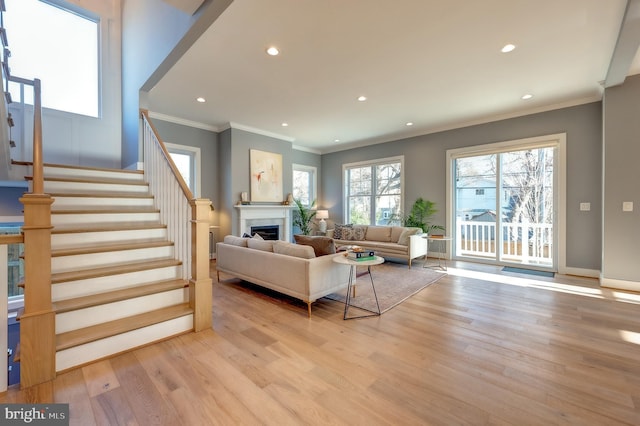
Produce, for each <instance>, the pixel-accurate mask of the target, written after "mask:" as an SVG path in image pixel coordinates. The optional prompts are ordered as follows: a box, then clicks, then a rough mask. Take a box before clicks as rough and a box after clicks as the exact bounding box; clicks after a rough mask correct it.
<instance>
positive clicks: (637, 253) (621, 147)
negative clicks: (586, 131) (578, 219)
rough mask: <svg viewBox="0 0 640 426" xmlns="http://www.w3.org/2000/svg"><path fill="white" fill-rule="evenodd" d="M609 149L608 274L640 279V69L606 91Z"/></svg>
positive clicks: (606, 208)
mask: <svg viewBox="0 0 640 426" xmlns="http://www.w3.org/2000/svg"><path fill="white" fill-rule="evenodd" d="M604 153H605V154H604V161H603V169H604V192H603V198H604V209H603V215H604V229H603V256H602V277H603V278H604V279H605V280H622V281H631V282H635V283H640V267H639V266H638V259H639V258H640V185H639V184H640V167H639V160H638V159H639V158H640V75H636V76H633V77H630V78H627V80H626V81H625V83H623V84H622V85H620V86H616V87H612V88H609V89H606V91H605V96H604ZM624 201H631V202H633V211H632V212H623V211H622V203H623V202H624ZM636 289H637V290H638V289H640V288H636Z"/></svg>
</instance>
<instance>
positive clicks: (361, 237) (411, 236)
mask: <svg viewBox="0 0 640 426" xmlns="http://www.w3.org/2000/svg"><path fill="white" fill-rule="evenodd" d="M327 236H328V237H331V238H333V240H334V242H335V244H336V246H338V248H340V247H344V246H349V245H357V246H360V247H363V248H365V249H367V250H373V251H375V253H376V255H378V256H382V257H384V258H396V259H405V260H407V261H408V262H409V268H411V261H412V260H413V259H416V258H418V257H422V256H426V255H427V244H428V241H427V240H426V238H423V237H424V235H422V229H420V228H409V227H404V226H373V225H335V227H334V228H333V229H330V230H328V231H327Z"/></svg>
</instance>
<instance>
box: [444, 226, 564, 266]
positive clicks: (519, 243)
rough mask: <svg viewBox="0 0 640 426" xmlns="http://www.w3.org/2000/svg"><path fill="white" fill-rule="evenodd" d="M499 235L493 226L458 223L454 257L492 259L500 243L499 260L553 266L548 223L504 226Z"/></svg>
mask: <svg viewBox="0 0 640 426" xmlns="http://www.w3.org/2000/svg"><path fill="white" fill-rule="evenodd" d="M501 230H502V234H501V235H500V233H499V232H498V231H499V230H498V228H497V226H496V224H495V223H493V222H476V221H465V220H459V221H458V222H457V226H456V231H457V232H456V255H457V256H473V257H491V258H495V256H496V250H497V249H498V245H497V244H496V242H498V241H501V242H502V254H501V256H502V258H503V259H504V260H510V261H517V262H521V263H525V264H538V265H552V264H553V225H551V224H547V223H503V224H502V228H501Z"/></svg>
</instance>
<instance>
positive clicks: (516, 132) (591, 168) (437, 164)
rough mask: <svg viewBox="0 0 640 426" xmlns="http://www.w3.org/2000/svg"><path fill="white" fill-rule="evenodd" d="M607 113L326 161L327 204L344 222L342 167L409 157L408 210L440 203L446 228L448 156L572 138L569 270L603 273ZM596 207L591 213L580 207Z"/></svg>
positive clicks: (366, 150) (574, 114)
mask: <svg viewBox="0 0 640 426" xmlns="http://www.w3.org/2000/svg"><path fill="white" fill-rule="evenodd" d="M601 118H602V111H601V104H600V103H599V102H596V103H591V104H586V105H580V106H576V107H571V108H565V109H560V110H555V111H549V112H544V113H539V114H533V115H528V116H524V117H518V118H513V119H508V120H502V121H497V122H492V123H487V124H482V125H477V126H470V127H465V128H461V129H455V130H451V131H446V132H441V133H434V134H430V135H424V136H418V137H414V138H409V139H403V140H398V141H393V142H387V143H383V144H378V145H374V146H368V147H363V148H355V149H351V150H346V151H340V152H335V153H331V154H325V155H323V156H322V188H323V191H322V199H323V203H324V205H325V207H327V208H329V209H330V217H331V218H332V219H333V221H335V222H341V221H342V220H343V219H344V218H343V210H344V206H343V203H342V165H343V164H344V163H351V162H357V161H364V160H372V159H377V158H385V157H393V156H397V155H404V161H405V163H404V164H405V194H404V195H405V207H407V206H410V205H411V203H413V201H414V200H415V199H416V198H418V197H423V198H426V199H429V200H432V201H435V202H436V206H437V208H438V209H439V212H438V213H437V214H436V215H435V217H434V223H439V224H443V225H444V224H445V223H446V213H447V212H446V211H445V207H446V206H445V202H446V150H448V149H453V148H461V147H468V146H473V145H482V144H488V143H493V142H502V141H509V140H516V139H523V138H528V137H534V136H541V135H547V134H555V133H566V134H567V220H566V223H567V246H566V259H567V261H566V263H567V267H573V268H581V269H588V270H600V262H601V232H600V230H601V206H602V204H601V195H600V194H601V187H602V184H601V181H602V175H601V158H602V143H601V140H602V137H601V135H602V119H601ZM580 202H590V203H591V211H590V212H580V211H579V203H580Z"/></svg>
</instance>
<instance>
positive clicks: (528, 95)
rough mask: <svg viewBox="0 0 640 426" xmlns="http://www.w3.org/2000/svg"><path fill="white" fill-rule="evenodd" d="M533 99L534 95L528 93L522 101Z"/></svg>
mask: <svg viewBox="0 0 640 426" xmlns="http://www.w3.org/2000/svg"><path fill="white" fill-rule="evenodd" d="M531 98H533V95H532V94H531V93H527V94H526V95H522V99H523V100H525V101H526V100H527V99H531Z"/></svg>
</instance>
